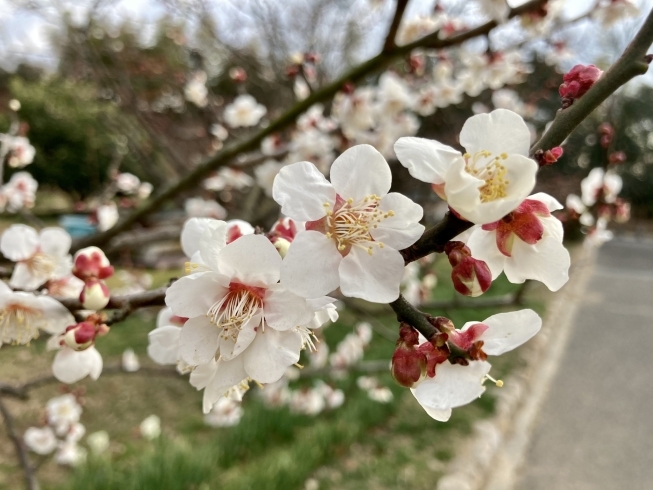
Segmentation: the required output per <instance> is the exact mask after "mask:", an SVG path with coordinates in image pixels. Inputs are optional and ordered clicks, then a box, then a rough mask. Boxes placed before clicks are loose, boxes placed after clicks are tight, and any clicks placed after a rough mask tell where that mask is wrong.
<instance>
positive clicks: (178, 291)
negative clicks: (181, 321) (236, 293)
mask: <svg viewBox="0 0 653 490" xmlns="http://www.w3.org/2000/svg"><path fill="white" fill-rule="evenodd" d="M228 285H229V283H228V279H226V278H225V277H224V276H221V275H219V274H216V273H214V272H203V273H200V274H192V275H190V276H186V277H182V278H181V279H178V280H176V281H175V282H173V283H172V286H170V287H169V288H168V290H167V291H166V305H168V306H169V307H170V309H171V310H172V311H173V312H174V314H175V315H177V316H180V317H183V318H193V317H197V316H204V315H206V314H207V313H208V311H209V309H210V308H211V306H213V304H215V302H216V301H218V300H220V299H221V298H223V297H224V295H225V294H227V291H228V289H227V288H226V286H228Z"/></svg>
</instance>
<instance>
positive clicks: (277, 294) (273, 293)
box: [264, 287, 314, 330]
mask: <svg viewBox="0 0 653 490" xmlns="http://www.w3.org/2000/svg"><path fill="white" fill-rule="evenodd" d="M264 310H265V322H266V324H267V325H269V326H270V327H272V328H274V329H275V330H288V329H289V328H293V327H296V326H297V325H303V324H305V323H307V322H308V321H310V320H311V318H313V314H314V312H313V309H312V308H311V307H310V306H309V304H308V302H307V301H306V299H304V298H302V297H301V296H298V295H296V294H294V293H291V292H290V291H288V290H286V289H283V288H282V287H276V288H275V289H274V290H269V291H268V292H267V294H266V295H265V306H264Z"/></svg>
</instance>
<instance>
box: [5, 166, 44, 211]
mask: <svg viewBox="0 0 653 490" xmlns="http://www.w3.org/2000/svg"><path fill="white" fill-rule="evenodd" d="M38 186H39V184H38V182H37V181H36V180H35V179H34V178H33V177H32V176H31V175H30V174H29V173H28V172H16V173H15V174H13V175H12V176H11V178H10V179H9V182H7V183H6V184H5V185H4V186H3V187H1V188H0V211H1V210H2V209H3V208H6V210H7V211H8V212H10V213H15V212H18V211H20V210H21V209H23V208H28V209H29V208H31V207H33V206H34V202H35V200H36V189H38Z"/></svg>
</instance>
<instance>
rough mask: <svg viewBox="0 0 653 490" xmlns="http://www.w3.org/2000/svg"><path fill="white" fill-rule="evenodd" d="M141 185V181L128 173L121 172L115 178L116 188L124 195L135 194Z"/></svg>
mask: <svg viewBox="0 0 653 490" xmlns="http://www.w3.org/2000/svg"><path fill="white" fill-rule="evenodd" d="M140 185H141V179H139V178H138V177H136V176H135V175H134V174H130V173H129V172H122V173H120V174H118V176H117V177H116V187H117V188H118V190H119V191H120V192H122V193H124V194H130V195H131V194H136V193H137V192H138V188H139V187H140Z"/></svg>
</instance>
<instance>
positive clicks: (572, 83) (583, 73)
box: [558, 65, 603, 108]
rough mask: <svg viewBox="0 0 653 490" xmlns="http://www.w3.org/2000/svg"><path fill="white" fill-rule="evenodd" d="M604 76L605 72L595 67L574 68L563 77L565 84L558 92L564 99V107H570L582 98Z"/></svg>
mask: <svg viewBox="0 0 653 490" xmlns="http://www.w3.org/2000/svg"><path fill="white" fill-rule="evenodd" d="M602 74H603V71H602V70H600V69H599V68H597V67H596V66H594V65H576V66H574V67H573V68H572V69H571V70H570V71H569V73H567V74H566V75H565V76H564V77H562V80H563V83H562V85H560V89H559V90H558V91H559V93H560V97H562V107H563V108H566V107H569V106H570V105H571V104H573V102H574V100H575V99H578V98H580V97H582V96H583V95H584V94H585V92H587V91H588V90H589V89H590V88H591V87H592V85H594V82H596V81H597V80H598V79H599V77H600V76H601V75H602Z"/></svg>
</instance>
